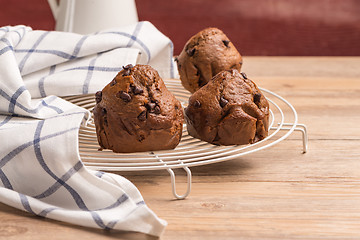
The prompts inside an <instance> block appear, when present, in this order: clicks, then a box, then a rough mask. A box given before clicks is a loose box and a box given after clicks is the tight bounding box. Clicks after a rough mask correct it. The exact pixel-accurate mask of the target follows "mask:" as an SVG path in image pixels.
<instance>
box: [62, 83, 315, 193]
mask: <svg viewBox="0 0 360 240" xmlns="http://www.w3.org/2000/svg"><path fill="white" fill-rule="evenodd" d="M165 84H166V86H167V88H168V89H169V90H170V91H171V92H172V93H173V94H174V95H175V96H176V98H177V99H178V100H180V101H181V103H182V105H183V107H186V105H187V101H188V98H189V96H190V94H189V92H188V91H186V90H185V89H184V88H183V87H182V86H181V83H180V81H179V80H165ZM260 89H261V91H262V92H263V94H264V95H265V96H266V98H267V99H268V101H269V103H270V124H269V135H268V136H267V137H266V138H265V139H263V140H261V141H259V142H256V143H254V144H248V145H234V146H216V145H212V144H209V143H206V142H204V141H201V140H199V139H195V138H193V137H191V136H190V135H189V134H188V133H187V130H186V126H184V130H183V135H182V138H181V141H180V143H179V145H178V146H177V147H176V148H175V149H173V150H166V151H154V152H138V153H130V154H119V153H113V152H112V151H111V150H103V151H99V150H98V149H99V148H100V147H99V145H98V142H97V136H96V132H95V125H94V122H93V119H92V117H91V118H90V119H89V121H88V122H87V123H86V124H85V125H83V126H81V127H80V131H79V153H80V157H81V159H82V161H83V162H84V164H85V165H86V166H87V167H88V168H91V169H94V170H103V171H145V170H162V169H165V170H167V171H168V172H169V174H170V177H171V185H172V192H173V195H174V197H175V198H177V199H184V198H186V197H187V196H188V195H189V194H190V191H191V171H190V169H189V168H190V167H194V166H200V165H205V164H212V163H217V162H222V161H227V160H231V159H235V158H239V157H241V156H243V155H246V154H250V153H254V152H257V151H260V150H263V149H266V148H268V147H271V146H273V145H275V144H277V143H279V142H281V141H283V140H284V139H286V138H287V137H288V136H289V135H290V134H291V133H292V132H294V131H299V132H301V133H302V141H303V153H305V152H306V151H307V146H308V138H307V130H306V126H305V125H304V124H299V123H298V115H297V112H296V110H295V108H294V107H293V106H292V105H291V104H290V103H289V102H288V101H287V100H285V99H284V98H283V97H281V96H279V95H278V94H276V93H274V92H271V91H269V90H267V89H263V88H260ZM65 99H66V100H68V101H70V102H72V103H74V104H76V105H79V106H81V107H84V108H86V109H88V110H92V108H93V107H94V105H95V100H94V96H93V95H80V96H72V97H66V98H65ZM175 168H183V169H184V170H185V171H186V174H187V190H186V192H185V193H184V194H183V195H179V194H178V193H177V192H176V181H175V174H174V172H173V170H172V169H175Z"/></svg>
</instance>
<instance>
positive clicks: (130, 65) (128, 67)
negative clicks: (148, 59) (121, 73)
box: [123, 64, 134, 69]
mask: <svg viewBox="0 0 360 240" xmlns="http://www.w3.org/2000/svg"><path fill="white" fill-rule="evenodd" d="M133 67H134V66H133V65H132V64H128V65H126V66H125V67H123V69H130V68H133Z"/></svg>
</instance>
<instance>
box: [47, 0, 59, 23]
mask: <svg viewBox="0 0 360 240" xmlns="http://www.w3.org/2000/svg"><path fill="white" fill-rule="evenodd" d="M59 2H60V1H59ZM48 3H49V5H50V8H51V11H52V14H53V16H54V18H55V20H57V17H58V15H59V3H58V1H56V0H48Z"/></svg>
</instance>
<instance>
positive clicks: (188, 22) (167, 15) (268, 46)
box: [0, 0, 360, 56]
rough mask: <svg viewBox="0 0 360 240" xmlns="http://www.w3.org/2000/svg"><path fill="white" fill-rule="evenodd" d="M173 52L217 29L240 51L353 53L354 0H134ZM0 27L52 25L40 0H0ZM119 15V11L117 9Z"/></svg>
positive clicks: (356, 49)
mask: <svg viewBox="0 0 360 240" xmlns="http://www.w3.org/2000/svg"><path fill="white" fill-rule="evenodd" d="M136 5H137V9H138V15H139V19H140V20H148V21H151V22H152V23H153V24H154V25H155V26H156V27H157V28H158V29H159V30H160V31H161V32H163V33H164V34H165V35H167V36H168V37H169V38H170V39H171V40H172V41H173V42H174V46H175V54H178V53H179V52H180V51H181V49H182V48H183V46H184V44H185V42H186V41H187V40H188V39H189V38H190V37H191V36H192V35H194V34H195V33H197V32H198V31H200V30H201V29H203V28H206V27H209V26H212V27H218V28H220V29H222V30H223V31H224V32H225V33H226V34H227V35H228V37H229V38H230V40H232V41H233V43H234V44H235V46H236V47H237V48H238V50H239V51H240V53H241V54H242V55H274V56H279V55H283V56H291V55H293V56H359V55H360V1H359V0H136ZM0 6H1V10H0V26H5V25H17V24H24V25H29V26H31V27H32V28H33V29H42V30H53V29H54V26H55V21H54V19H53V17H52V14H51V11H50V8H49V6H48V3H47V1H46V0H11V1H10V0H0ZM119 14H120V13H119Z"/></svg>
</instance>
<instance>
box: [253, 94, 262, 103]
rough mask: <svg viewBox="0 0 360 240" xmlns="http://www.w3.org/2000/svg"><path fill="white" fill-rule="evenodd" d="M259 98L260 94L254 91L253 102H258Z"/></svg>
mask: <svg viewBox="0 0 360 240" xmlns="http://www.w3.org/2000/svg"><path fill="white" fill-rule="evenodd" d="M260 99H261V94H260V93H256V94H255V95H254V103H258V102H260Z"/></svg>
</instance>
